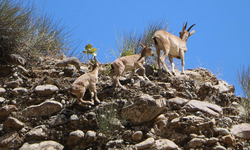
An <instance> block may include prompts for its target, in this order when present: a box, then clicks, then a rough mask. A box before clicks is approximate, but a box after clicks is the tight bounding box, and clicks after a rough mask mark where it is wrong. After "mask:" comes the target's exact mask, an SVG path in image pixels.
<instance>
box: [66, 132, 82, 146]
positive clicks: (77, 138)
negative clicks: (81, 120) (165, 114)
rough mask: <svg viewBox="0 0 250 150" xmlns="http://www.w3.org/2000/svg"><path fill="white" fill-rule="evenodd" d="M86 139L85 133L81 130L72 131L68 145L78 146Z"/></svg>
mask: <svg viewBox="0 0 250 150" xmlns="http://www.w3.org/2000/svg"><path fill="white" fill-rule="evenodd" d="M83 138H84V132H82V131H81V130H76V131H72V132H70V134H69V138H68V142H67V144H68V145H76V144H78V143H79V142H81V140H82V139H83Z"/></svg>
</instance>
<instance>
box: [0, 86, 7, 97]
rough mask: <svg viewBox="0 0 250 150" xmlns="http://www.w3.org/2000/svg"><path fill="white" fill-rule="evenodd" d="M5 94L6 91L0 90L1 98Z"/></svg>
mask: <svg viewBox="0 0 250 150" xmlns="http://www.w3.org/2000/svg"><path fill="white" fill-rule="evenodd" d="M5 92H6V90H5V89H4V88H0V96H2V95H3V94H4V93H5Z"/></svg>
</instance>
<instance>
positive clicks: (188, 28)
mask: <svg viewBox="0 0 250 150" xmlns="http://www.w3.org/2000/svg"><path fill="white" fill-rule="evenodd" d="M195 25H196V24H193V25H191V26H190V27H189V28H188V30H187V31H188V32H189V31H190V30H191V28H193V26H195Z"/></svg>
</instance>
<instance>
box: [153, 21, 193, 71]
mask: <svg viewBox="0 0 250 150" xmlns="http://www.w3.org/2000/svg"><path fill="white" fill-rule="evenodd" d="M194 25H195V24H193V25H192V26H190V27H189V28H188V29H187V30H186V27H187V22H186V24H183V28H182V31H181V32H180V33H179V34H180V37H177V36H175V35H173V34H171V33H169V32H166V31H165V30H159V31H156V32H155V34H154V35H153V37H152V42H153V43H154V45H155V48H156V53H157V61H158V68H159V69H161V64H160V62H161V63H162V65H163V67H164V69H165V70H166V71H167V72H168V73H169V74H170V75H172V73H171V72H170V71H169V70H168V68H167V67H166V64H165V59H166V57H167V56H168V58H169V61H170V63H171V67H172V71H173V73H174V74H175V71H174V63H173V58H178V59H181V65H182V73H184V74H185V72H184V65H185V62H184V53H185V52H186V51H187V46H186V43H187V40H188V38H189V37H190V36H191V35H192V34H194V33H195V30H193V31H191V32H190V30H191V28H192V27H193V26H194ZM161 50H163V53H162V55H161V56H160V51H161Z"/></svg>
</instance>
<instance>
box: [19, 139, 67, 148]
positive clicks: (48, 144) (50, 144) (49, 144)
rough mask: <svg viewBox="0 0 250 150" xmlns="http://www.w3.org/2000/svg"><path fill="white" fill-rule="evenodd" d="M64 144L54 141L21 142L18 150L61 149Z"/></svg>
mask: <svg viewBox="0 0 250 150" xmlns="http://www.w3.org/2000/svg"><path fill="white" fill-rule="evenodd" d="M63 148H64V146H63V145H61V144H60V143H57V142H55V141H36V142H35V141H33V142H32V141H30V142H26V143H24V144H23V146H22V147H21V148H20V149H19V150H34V149H36V150H40V149H41V150H42V149H44V150H63Z"/></svg>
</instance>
